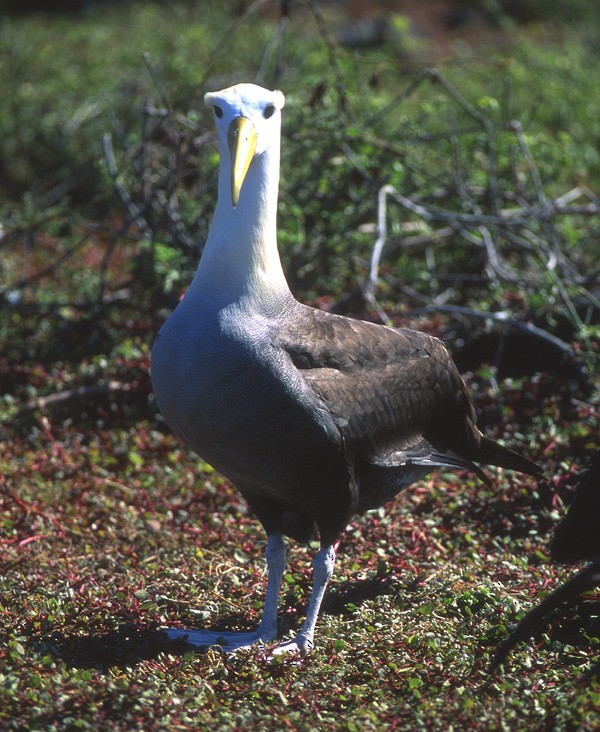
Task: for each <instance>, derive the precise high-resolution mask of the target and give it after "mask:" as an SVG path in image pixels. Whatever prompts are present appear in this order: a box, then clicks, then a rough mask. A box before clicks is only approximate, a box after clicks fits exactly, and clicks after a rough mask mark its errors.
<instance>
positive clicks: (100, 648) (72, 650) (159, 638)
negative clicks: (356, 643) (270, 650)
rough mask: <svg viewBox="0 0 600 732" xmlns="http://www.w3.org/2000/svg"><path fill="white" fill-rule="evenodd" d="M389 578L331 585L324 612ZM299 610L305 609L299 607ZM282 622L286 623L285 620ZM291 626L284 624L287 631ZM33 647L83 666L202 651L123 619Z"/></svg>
mask: <svg viewBox="0 0 600 732" xmlns="http://www.w3.org/2000/svg"><path fill="white" fill-rule="evenodd" d="M391 584H392V583H391V581H390V579H389V578H386V577H380V576H376V577H373V578H369V579H365V580H358V581H354V582H347V583H343V584H342V585H340V586H338V587H336V588H335V590H333V589H332V591H331V594H330V595H329V596H328V597H327V600H326V602H325V603H324V606H323V613H324V614H326V615H327V614H329V615H339V614H343V613H344V612H345V611H346V607H347V605H348V604H352V605H354V606H356V607H358V606H360V605H361V604H362V603H363V602H365V601H366V600H368V599H372V598H375V597H378V596H379V595H382V594H387V593H389V592H390V591H391ZM298 611H299V614H300V613H301V612H303V609H302V608H300V607H298ZM244 624H245V620H244V618H242V617H237V616H236V617H229V618H221V620H220V622H219V627H218V628H214V629H211V628H209V629H208V630H218V631H223V630H224V629H225V628H226V627H228V626H229V627H236V626H237V627H239V626H240V625H244ZM283 625H287V624H286V623H285V621H284V622H283ZM288 630H290V628H288V627H285V628H283V631H284V632H287V631H288ZM30 647H32V648H33V649H34V650H36V651H37V652H39V653H42V654H44V655H50V656H52V657H54V658H55V659H60V660H61V661H62V662H63V663H65V664H66V665H67V666H70V667H73V668H81V669H99V670H102V671H107V670H108V669H110V668H121V669H124V668H131V667H133V666H137V665H138V664H140V663H142V662H143V661H149V660H155V659H157V658H158V657H159V656H160V654H161V653H168V654H170V655H174V656H183V655H185V654H187V653H189V652H190V651H193V652H196V653H202V652H203V649H200V648H192V647H191V646H189V645H187V643H185V641H183V640H172V639H170V638H169V637H168V636H167V635H166V634H165V633H164V632H162V631H161V630H160V629H159V628H158V627H140V626H138V625H135V624H133V623H124V624H122V625H120V626H119V627H117V628H116V629H114V630H111V631H102V632H90V633H88V634H86V635H80V634H75V633H72V634H69V633H53V634H52V635H51V636H48V637H39V636H37V637H32V638H31V639H30Z"/></svg>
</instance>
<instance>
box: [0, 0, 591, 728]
mask: <svg viewBox="0 0 600 732" xmlns="http://www.w3.org/2000/svg"><path fill="white" fill-rule="evenodd" d="M38 4H39V3H38ZM10 5H11V4H10V3H8V5H7V11H6V12H5V13H4V14H3V16H2V18H1V19H0V85H1V86H2V89H3V94H2V95H0V311H1V312H0V729H2V730H4V729H6V730H22V729H31V730H58V729H83V730H85V729H90V730H97V729H122V730H136V729H139V730H142V729H143V730H145V731H146V732H151V731H152V730H162V729H173V730H188V729H189V730H193V729H224V730H226V729H249V728H252V729H260V730H276V729H277V730H280V729H284V728H290V729H299V730H310V729H320V730H338V729H343V730H355V729H356V730H358V729H361V730H380V729H385V728H390V729H401V730H414V729H423V730H430V729H440V730H442V729H443V730H448V729H473V730H489V729H506V730H508V729H510V730H519V729H521V730H537V729H539V730H550V729H556V730H571V729H582V730H592V729H596V728H597V725H598V718H599V714H600V684H599V682H598V645H599V643H600V640H599V639H600V624H599V620H598V617H599V615H598V611H599V607H600V603H599V600H598V596H597V593H596V594H593V593H591V594H588V595H586V596H585V597H583V598H581V599H580V601H579V602H578V603H577V604H575V605H574V606H572V607H571V608H569V609H568V610H567V611H566V612H565V613H564V614H562V615H560V616H558V615H557V616H556V617H553V618H551V619H550V620H549V622H548V624H547V625H546V626H545V627H543V628H541V629H540V631H539V633H538V635H537V636H536V637H535V638H534V639H532V641H531V643H530V644H528V645H527V646H525V645H521V646H520V647H519V649H518V650H516V651H515V652H513V654H512V655H511V656H510V657H509V659H508V661H507V663H506V665H505V666H504V668H502V669H501V671H500V672H499V673H498V674H497V675H495V676H493V677H491V676H490V675H489V674H488V673H487V670H486V669H487V664H488V663H489V661H490V659H491V657H492V655H493V653H494V650H495V648H496V645H497V643H498V642H499V641H500V640H502V639H503V638H504V637H505V636H506V635H507V633H508V632H509V630H510V629H511V628H512V627H514V624H515V623H516V622H517V621H518V620H519V618H520V617H522V616H523V614H524V613H525V612H526V611H527V609H528V608H529V607H530V606H531V605H532V603H533V602H535V601H536V599H539V598H542V597H543V596H544V595H545V594H546V593H547V592H548V591H550V590H551V589H552V588H554V587H556V586H557V585H558V584H560V582H561V581H563V580H564V579H566V578H567V577H568V576H570V574H571V573H572V572H573V571H574V570H573V569H572V568H560V567H557V566H554V565H553V564H552V563H551V562H550V561H549V557H548V551H547V545H548V539H549V537H550V536H551V532H552V528H553V526H555V525H556V523H557V522H558V520H559V519H560V517H561V516H562V515H564V513H565V511H566V508H567V506H568V504H569V502H570V501H571V500H572V496H573V486H574V484H575V483H576V479H577V477H578V475H579V474H580V472H581V470H582V468H583V466H584V465H585V462H586V460H587V458H588V457H589V456H590V455H591V454H592V452H593V451H594V450H595V449H596V448H597V446H598V423H599V419H598V417H599V414H600V401H599V399H598V389H597V387H598V377H597V373H598V371H597V368H598V328H599V325H598V323H599V311H600V303H599V298H600V285H599V281H598V278H599V259H598V254H597V252H598V235H599V229H600V224H599V221H600V217H599V216H598V213H599V212H600V201H599V199H598V195H599V194H600V152H599V151H600V119H599V118H598V114H597V79H598V78H600V15H599V14H598V11H597V9H595V7H592V5H593V4H590V3H585V2H580V3H572V4H570V5H569V8H571V9H573V10H576V11H577V12H573V13H569V12H567V9H565V7H564V5H565V4H561V3H545V4H544V3H539V2H536V1H535V0H531V1H530V2H528V3H527V4H521V5H520V6H519V7H520V14H519V15H518V16H517V15H516V14H515V13H514V12H513V11H514V4H513V5H511V4H510V3H476V2H473V3H465V7H467V6H468V8H469V14H468V17H467V20H466V21H465V22H464V24H461V25H458V26H457V25H453V26H452V28H450V26H449V25H448V24H446V25H445V26H444V29H443V32H442V31H441V30H439V28H438V26H436V28H437V30H436V31H435V32H433V31H432V32H431V33H429V34H428V33H427V32H425V31H423V30H422V26H419V23H418V19H417V18H414V17H411V16H410V15H403V13H404V12H407V11H406V10H405V9H404V10H403V4H398V10H397V12H392V13H388V15H387V24H386V25H385V32H384V34H383V36H382V37H381V38H379V39H378V41H377V42H376V43H373V44H372V45H370V46H369V47H362V46H361V47H358V46H356V45H352V46H348V45H341V44H340V43H339V39H340V31H341V30H343V28H344V27H346V25H347V23H348V22H349V21H348V20H347V18H346V17H345V16H343V15H342V14H341V13H340V5H339V4H329V3H323V4H322V5H317V4H316V3H294V2H292V3H279V2H264V3H254V4H250V3H245V2H229V3H222V2H217V1H216V0H215V1H214V2H212V1H208V2H202V3H200V2H191V0H190V1H189V2H172V3H160V2H152V3H142V2H128V3H105V2H102V3H101V2H98V3H88V4H85V6H84V7H83V9H82V10H79V11H77V12H72V11H71V12H62V13H59V12H53V13H44V12H29V13H24V12H12V13H11V12H9V11H10V10H13V11H14V9H13V8H11V7H9V6H10ZM374 5H377V4H374ZM391 5H392V4H389V3H388V4H386V7H387V8H388V10H389V7H390V6H391ZM423 5H424V6H427V3H423ZM377 7H378V8H380V7H383V4H381V6H379V5H377ZM282 9H287V11H289V14H288V15H284V16H282ZM525 10H527V12H526V13H525V17H523V12H524V11H525ZM362 22H363V21H361V22H360V23H359V22H358V21H357V20H356V19H355V20H353V21H352V23H353V27H354V26H356V25H360V24H361V23H362ZM361 27H362V26H361ZM241 80H258V81H259V82H260V83H263V84H264V85H267V86H277V87H279V88H281V89H282V90H283V91H284V92H285V93H286V98H287V105H286V110H285V119H284V130H283V137H284V140H283V155H282V190H281V204H280V230H281V234H280V245H281V250H282V257H283V260H284V266H285V268H286V271H287V273H288V276H289V279H290V283H291V285H292V288H293V290H294V292H295V293H296V294H297V296H298V297H299V298H300V299H302V300H305V301H308V302H311V303H312V304H315V305H317V306H321V307H328V308H333V309H336V310H337V311H339V312H344V313H346V314H352V315H357V316H359V317H363V318H372V319H381V318H383V319H385V320H386V321H388V322H391V323H393V324H402V325H409V326H412V327H417V328H420V329H423V330H426V331H428V332H431V333H433V334H435V335H439V336H441V337H443V338H445V339H446V340H447V342H448V344H449V347H450V348H451V350H452V351H453V353H454V355H455V356H456V359H457V362H458V363H459V365H460V367H461V370H462V371H463V372H464V373H465V378H466V379H467V381H468V383H469V386H470V389H471V391H472V394H473V399H474V401H475V404H476V407H477V411H478V414H479V420H480V424H481V426H482V428H483V429H484V430H485V431H486V432H487V433H488V434H490V435H491V436H493V437H495V438H497V439H500V440H502V441H504V442H505V443H506V444H508V445H511V446H519V447H520V449H522V450H523V451H524V452H526V453H527V454H528V455H529V456H531V457H532V458H534V459H536V460H538V461H539V462H540V463H541V464H542V465H543V467H544V469H545V470H546V472H547V474H548V477H549V479H548V481H544V482H540V483H536V482H535V481H532V480H529V479H526V478H525V477H524V476H518V475H514V474H508V473H506V474H501V473H500V472H497V473H494V475H493V477H494V487H493V488H487V487H485V486H483V485H481V484H479V483H478V482H477V481H476V480H475V479H474V478H473V477H472V476H468V475H460V476H457V475H454V474H445V473H444V474H434V475H432V476H431V477H429V478H427V479H426V480H424V481H422V482H421V483H419V484H418V485H416V486H413V487H412V488H411V489H409V490H408V491H406V493H405V494H404V495H402V496H401V497H399V498H398V499H397V500H396V501H395V502H393V503H392V504H391V505H390V506H389V507H388V508H386V510H385V511H379V512H375V513H371V514H369V515H367V516H364V517H361V518H360V519H358V520H357V521H356V522H354V523H353V524H352V526H351V527H350V528H349V529H348V531H347V533H346V535H345V536H344V539H343V542H342V545H341V547H340V552H339V559H338V566H337V570H336V575H335V579H334V582H333V583H332V587H331V591H330V593H329V595H328V597H327V598H326V601H325V604H324V608H323V614H322V618H321V619H320V621H319V624H318V628H317V647H316V649H315V651H314V653H313V654H312V655H311V656H310V657H307V658H305V659H300V660H298V659H277V660H267V659H265V657H264V655H262V654H261V653H260V652H259V651H258V650H256V651H252V652H248V653H241V654H239V655H237V656H234V657H228V656H224V655H223V654H221V653H220V652H218V651H216V650H211V651H209V652H207V653H196V652H192V651H190V650H189V649H188V648H186V647H185V646H182V645H169V644H167V642H166V641H165V639H164V638H163V637H162V636H161V635H160V633H159V632H158V631H159V628H160V627H163V626H165V625H182V626H186V625H188V626H202V625H207V626H211V627H216V628H247V627H251V626H252V625H253V624H255V623H256V621H257V618H258V617H259V616H260V612H261V609H262V602H263V593H264V587H265V579H266V578H265V575H264V568H263V563H262V552H263V550H264V545H265V542H264V538H263V536H262V535H261V531H260V528H259V526H258V524H257V522H256V521H255V520H254V518H253V517H252V516H251V515H249V514H248V512H247V509H246V507H245V505H244V504H243V502H242V501H241V499H240V498H239V497H238V496H237V494H236V492H235V489H234V488H233V487H232V486H231V485H230V484H229V483H228V482H227V481H225V480H224V479H222V478H221V477H219V476H218V475H217V474H216V473H215V472H214V471H213V470H212V469H211V468H210V466H208V465H205V464H203V463H202V462H200V461H199V460H198V459H197V458H196V457H195V456H193V455H192V454H190V453H189V452H188V451H187V450H186V449H185V448H184V447H183V446H182V445H181V444H180V443H179V442H178V441H177V440H176V439H175V437H174V436H173V435H172V434H171V433H170V432H169V430H168V429H167V428H166V426H165V425H164V423H163V422H162V421H161V419H160V416H159V415H158V414H157V411H156V406H155V404H154V401H153V398H152V394H151V388H150V378H149V352H150V347H151V343H152V340H153V336H154V333H155V332H156V330H157V328H158V327H159V325H160V323H161V322H162V320H163V319H164V318H165V317H166V316H167V315H168V313H169V312H170V310H171V309H172V308H173V306H174V305H175V304H176V302H177V301H178V299H179V297H180V295H181V293H182V292H183V291H184V289H185V287H186V285H187V283H188V282H189V279H190V277H191V275H192V273H193V271H194V268H195V266H196V263H197V260H198V257H199V255H200V252H201V245H202V242H203V241H204V237H205V235H206V231H207V227H208V225H209V221H210V215H211V210H212V207H213V205H214V198H215V192H216V170H217V166H218V158H217V151H216V147H215V143H214V136H213V133H212V122H211V120H210V118H209V115H208V114H207V112H206V111H205V109H204V107H203V104H202V94H203V93H204V92H205V91H207V90H211V89H218V88H222V87H223V86H226V85H228V84H230V83H235V82H236V81H241ZM383 186H389V189H387V190H388V193H387V197H386V198H385V201H384V199H383V197H382V196H383V194H382V187H383ZM384 203H385V206H384ZM378 217H379V221H380V223H381V222H382V221H383V222H384V223H385V225H386V226H385V231H383V230H382V229H381V227H380V228H379V229H378V226H377V223H378ZM383 234H385V242H384V247H383V252H382V256H381V258H380V259H379V260H378V262H377V263H376V264H377V265H378V268H377V275H378V277H377V280H376V282H375V284H374V287H373V288H371V289H369V288H367V287H365V283H366V282H367V280H368V276H369V271H370V269H371V267H372V264H373V263H372V254H373V251H374V245H375V243H376V241H377V239H378V237H379V239H380V241H383V239H382V237H383ZM313 550H314V547H309V548H308V549H306V548H301V547H296V546H290V550H289V560H290V570H289V573H288V574H286V576H285V581H284V589H283V597H282V607H281V632H282V634H283V635H284V636H285V635H286V634H291V633H292V632H293V631H294V629H296V628H297V627H298V625H299V623H300V622H301V620H302V617H303V612H304V610H305V607H306V602H307V599H308V595H309V592H310V588H311V581H312V578H311V562H310V558H311V554H312V552H313Z"/></svg>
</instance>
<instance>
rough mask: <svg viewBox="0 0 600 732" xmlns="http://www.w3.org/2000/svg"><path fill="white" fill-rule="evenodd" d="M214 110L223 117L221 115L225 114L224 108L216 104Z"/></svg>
mask: <svg viewBox="0 0 600 732" xmlns="http://www.w3.org/2000/svg"><path fill="white" fill-rule="evenodd" d="M214 110H215V114H216V115H217V117H218V118H219V119H221V117H222V116H223V110H222V109H221V107H219V106H218V105H216V104H215V107H214Z"/></svg>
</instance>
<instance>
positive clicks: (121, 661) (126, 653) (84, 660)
mask: <svg viewBox="0 0 600 732" xmlns="http://www.w3.org/2000/svg"><path fill="white" fill-rule="evenodd" d="M30 645H31V647H32V648H33V649H34V650H36V651H38V652H39V653H43V654H44V655H50V656H53V657H54V658H55V659H60V660H61V661H63V662H64V663H65V664H66V665H67V666H70V667H73V668H81V669H92V668H94V669H99V670H102V671H107V670H108V669H109V668H114V667H117V668H121V669H124V668H130V667H132V666H137V665H138V664H139V663H141V662H142V661H149V660H153V659H156V658H158V656H159V655H160V654H161V653H169V654H172V655H183V654H184V653H186V652H189V650H190V649H189V646H187V645H186V644H185V643H182V642H181V641H173V640H170V639H169V638H168V637H167V636H166V635H165V634H164V633H162V632H161V631H160V630H159V629H158V628H156V629H154V628H140V627H138V626H136V625H133V624H131V623H125V624H123V625H121V626H119V627H117V628H116V629H115V630H112V631H107V632H91V633H88V634H87V635H79V634H77V635H76V634H68V633H53V634H52V635H51V636H49V637H47V638H33V639H31V641H30Z"/></svg>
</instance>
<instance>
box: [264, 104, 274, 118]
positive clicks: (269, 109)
mask: <svg viewBox="0 0 600 732" xmlns="http://www.w3.org/2000/svg"><path fill="white" fill-rule="evenodd" d="M274 114H275V107H274V106H273V105H272V104H268V105H267V106H266V107H265V108H264V109H263V117H264V118H265V119H269V117H272V116H273V115H274Z"/></svg>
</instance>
